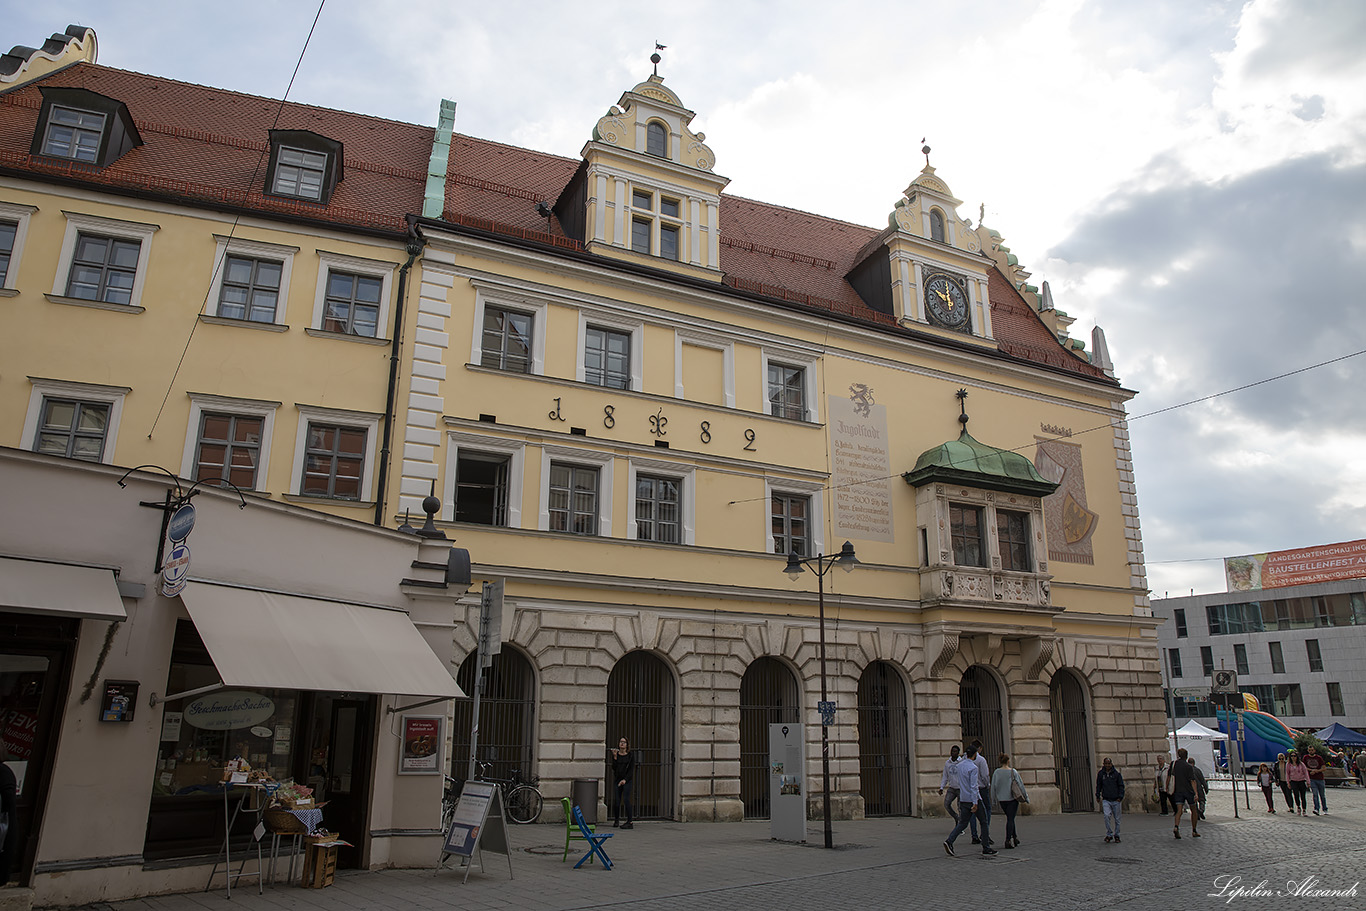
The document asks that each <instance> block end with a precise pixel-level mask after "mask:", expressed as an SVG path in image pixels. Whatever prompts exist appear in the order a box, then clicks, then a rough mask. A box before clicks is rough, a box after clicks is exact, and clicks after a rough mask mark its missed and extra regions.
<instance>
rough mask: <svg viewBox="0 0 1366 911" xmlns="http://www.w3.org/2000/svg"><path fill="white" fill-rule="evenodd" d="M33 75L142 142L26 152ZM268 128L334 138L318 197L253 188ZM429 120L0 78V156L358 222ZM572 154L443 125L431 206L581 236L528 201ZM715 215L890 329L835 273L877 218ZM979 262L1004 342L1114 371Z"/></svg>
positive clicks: (103, 73)
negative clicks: (1089, 359) (128, 124)
mask: <svg viewBox="0 0 1366 911" xmlns="http://www.w3.org/2000/svg"><path fill="white" fill-rule="evenodd" d="M39 85H52V86H72V87H80V88H86V89H90V90H91V91H95V92H99V93H100V94H102V95H106V96H109V97H111V98H116V99H118V100H120V101H122V102H124V103H125V104H127V105H128V109H129V111H130V113H131V114H132V116H133V119H134V121H135V122H136V124H137V127H138V130H139V131H140V132H141V134H142V136H143V140H144V144H143V145H142V146H140V147H138V148H136V149H133V150H132V151H131V152H129V153H128V154H126V155H124V156H123V157H122V158H121V159H119V160H118V161H117V162H114V163H113V164H111V165H110V166H108V167H106V168H94V167H90V166H86V165H78V164H70V163H68V164H62V163H58V162H54V161H52V160H51V159H47V158H41V157H34V156H32V155H30V154H29V147H30V143H31V141H32V138H33V132H34V129H35V128H36V125H37V117H38V109H39V105H40V103H41V96H40V94H39V91H38V86H39ZM277 116H278V120H277ZM272 128H277V129H303V130H311V131H313V132H315V133H319V134H321V135H323V136H327V137H329V138H332V139H336V140H339V141H340V142H341V143H342V145H343V150H344V151H343V156H344V168H345V171H344V176H343V179H342V180H341V182H340V183H339V184H338V185H337V189H336V191H335V193H334V194H333V196H332V199H331V201H330V202H329V203H328V204H327V205H326V206H322V205H314V204H309V203H305V202H297V201H290V200H282V199H276V198H274V197H269V196H266V195H264V194H263V192H262V189H263V187H264V184H265V174H264V169H265V164H266V157H265V155H266V153H267V152H268V134H269V130H271V129H272ZM433 136H434V130H433V129H432V128H431V127H425V126H417V125H414V124H408V123H400V122H397V121H392V120H385V119H382V118H378V117H370V116H367V115H363V114H352V113H347V112H344V111H335V110H330V109H327V108H318V107H313V106H311V105H302V104H285V105H283V106H281V105H280V103H279V102H278V101H275V100H272V99H268V98H259V97H256V96H252V95H243V94H240V93H237V92H230V91H226V90H223V89H216V88H208V87H205V86H199V85H193V84H190V83H184V82H177V81H174V80H170V79H162V78H159V77H155V76H147V75H143V74H141V73H133V72H128V71H125V70H116V69H111V68H109V67H103V66H98V65H95V64H89V63H81V64H77V65H76V66H72V67H69V68H67V69H65V70H61V71H58V72H56V73H54V74H52V75H49V76H47V77H45V78H43V79H41V80H37V81H35V82H34V83H30V84H27V85H23V86H20V87H18V88H15V89H13V90H10V91H8V92H6V93H4V94H0V168H5V169H8V170H10V171H11V172H14V171H24V172H29V173H32V174H35V175H40V176H41V175H46V176H51V177H58V178H65V179H73V180H81V181H88V182H90V183H91V184H95V185H102V186H105V187H109V188H111V189H121V190H133V191H143V192H151V193H158V194H165V195H173V196H177V197H183V198H187V199H191V200H196V201H200V202H203V203H205V204H208V205H215V204H217V205H224V206H229V207H247V208H251V209H255V210H258V211H261V212H262V213H263V214H274V215H279V216H281V217H287V218H308V219H311V220H316V221H323V222H331V223H334V224H337V225H339V226H353V227H362V228H369V229H372V230H373V229H380V230H385V231H395V232H396V231H401V230H402V229H403V223H404V216H405V215H409V214H417V213H420V212H421V211H422V201H423V191H424V189H425V184H426V171H427V164H428V159H429V157H430V155H431V148H432V139H433ZM578 166H579V161H578V160H576V159H570V158H562V157H559V156H556V155H549V154H546V153H543V152H535V151H532V150H529V149H522V148H517V147H515V146H509V145H504V144H501V143H497V142H490V141H488V140H483V139H477V138H474V137H471V136H464V135H460V134H456V135H455V136H453V137H452V142H451V158H450V161H449V165H448V171H447V179H446V205H445V213H444V219H445V220H446V221H448V222H453V223H457V224H463V225H467V226H470V227H475V228H479V229H481V230H484V231H490V232H494V233H502V234H506V235H508V236H510V237H519V238H526V239H530V240H533V241H538V242H544V243H549V244H552V245H554V246H556V247H561V248H567V249H582V245H581V244H579V243H578V242H576V241H574V240H571V239H569V238H566V237H565V236H564V233H563V231H562V229H561V228H560V226H559V224H558V222H557V221H556V220H555V219H551V220H549V222H547V219H545V218H543V217H542V216H541V215H539V214H538V213H537V212H536V203H537V202H540V201H546V202H549V203H552V204H553V203H554V202H555V200H556V199H558V198H559V196H560V193H561V191H562V190H563V189H564V187H565V186H566V184H568V182H569V180H570V178H571V177H572V176H573V174H574V171H575V169H576V168H577V167H578ZM719 218H720V221H721V227H722V237H721V263H720V265H721V269H722V271H723V273H724V275H725V279H724V281H725V284H726V285H728V286H730V287H733V288H736V289H738V290H741V291H744V292H747V293H750V294H758V295H762V296H765V297H769V298H773V299H775V300H783V301H791V302H794V303H797V304H801V305H803V306H808V307H815V308H819V309H826V310H829V311H831V312H835V313H840V314H843V315H845V316H849V317H854V318H856V319H861V320H865V321H867V322H869V323H872V324H877V325H880V326H884V327H887V328H888V329H890V330H891V331H898V330H897V328H896V324H895V321H894V320H892V318H891V317H890V316H887V315H886V314H883V313H880V312H878V311H875V310H872V309H870V308H869V307H868V306H867V305H866V304H864V302H863V301H862V299H861V298H859V296H858V294H857V293H855V291H854V289H853V288H852V287H851V286H850V284H849V283H848V282H847V281H845V278H844V276H845V275H846V274H848V272H849V271H850V270H851V269H852V268H853V267H854V266H855V265H857V263H858V256H859V254H860V252H861V251H862V250H863V248H864V247H865V246H867V245H868V244H869V243H870V242H871V241H873V240H874V239H875V238H876V237H877V235H878V233H879V231H880V229H877V228H869V227H864V226H861V225H853V224H849V223H848V222H842V221H839V220H836V219H832V218H826V217H824V216H820V215H815V214H812V213H809V212H802V211H798V210H796V209H787V208H784V207H782V206H775V205H770V204H768V203H763V202H758V201H755V200H751V199H745V198H743V197H739V196H723V197H722V200H721V208H720V215H719ZM990 273H991V279H990V285H989V287H990V295H991V312H992V326H993V330H994V334H995V336H996V338H997V341H998V344H999V348H1000V351H1001V352H1002V353H1003V354H1004V355H1005V356H1006V357H1008V358H1011V359H1015V360H1020V361H1023V362H1027V363H1032V364H1037V365H1042V366H1045V367H1048V368H1051V369H1054V370H1060V371H1064V372H1067V373H1070V374H1073V375H1076V376H1083V377H1090V378H1095V379H1098V380H1101V381H1103V382H1111V383H1112V382H1114V381H1113V380H1111V379H1109V378H1107V377H1106V376H1105V375H1104V373H1103V372H1102V371H1100V370H1098V369H1096V368H1095V367H1093V366H1091V365H1090V364H1088V363H1086V362H1085V361H1083V360H1081V359H1079V358H1077V357H1075V356H1074V355H1072V354H1071V353H1069V352H1068V351H1066V350H1065V349H1064V348H1063V347H1062V345H1060V344H1059V343H1058V341H1057V339H1056V338H1054V336H1053V334H1052V333H1051V332H1050V331H1049V330H1048V328H1047V327H1046V326H1045V325H1044V324H1043V322H1042V320H1041V319H1040V318H1039V315H1038V314H1037V313H1035V312H1034V310H1033V308H1031V307H1030V306H1029V304H1028V303H1026V302H1025V301H1024V300H1023V298H1021V297H1020V295H1019V293H1018V292H1017V291H1016V290H1015V288H1014V287H1012V286H1011V284H1010V282H1009V281H1008V280H1007V279H1006V278H1005V277H1004V276H1003V275H1001V274H1000V272H999V271H997V270H996V269H995V268H994V267H993V268H992V269H991V270H990ZM900 331H907V332H910V331H911V330H900Z"/></svg>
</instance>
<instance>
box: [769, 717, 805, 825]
mask: <svg viewBox="0 0 1366 911" xmlns="http://www.w3.org/2000/svg"><path fill="white" fill-rule="evenodd" d="M805 769H806V729H805V728H804V727H803V726H802V725H800V724H796V723H795V722H794V723H790V724H770V725H769V726H768V807H769V816H768V823H769V834H770V835H771V836H772V837H773V838H775V839H777V840H778V841H806V771H805Z"/></svg>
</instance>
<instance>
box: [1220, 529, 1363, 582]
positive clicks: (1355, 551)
mask: <svg viewBox="0 0 1366 911" xmlns="http://www.w3.org/2000/svg"><path fill="white" fill-rule="evenodd" d="M1224 576H1225V577H1226V579H1227V580H1228V590H1229V591H1231V592H1246V591H1255V590H1257V589H1261V588H1284V587H1285V586H1287V585H1308V584H1310V583H1312V582H1333V581H1335V580H1338V579H1359V578H1361V577H1363V576H1366V539H1364V540H1360V541H1347V542H1344V543H1342V544H1324V545H1322V546H1319V547H1302V548H1299V549H1298V550H1277V551H1272V552H1271V553H1267V554H1246V555H1244V556H1241V557H1225V558H1224Z"/></svg>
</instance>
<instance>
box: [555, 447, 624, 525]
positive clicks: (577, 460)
mask: <svg viewBox="0 0 1366 911" xmlns="http://www.w3.org/2000/svg"><path fill="white" fill-rule="evenodd" d="M541 449H542V452H541V514H540V517H539V523H538V527H539V528H540V529H541V530H542V531H565V532H568V533H570V534H589V535H597V536H599V537H604V538H608V537H611V536H612V476H613V471H612V465H613V458H612V454H611V453H609V452H594V451H593V450H591V449H575V448H572V447H568V446H543V447H542V448H541ZM587 529H591V530H587Z"/></svg>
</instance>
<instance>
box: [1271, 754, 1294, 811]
mask: <svg viewBox="0 0 1366 911" xmlns="http://www.w3.org/2000/svg"><path fill="white" fill-rule="evenodd" d="M1271 774H1273V775H1275V776H1276V784H1278V785H1280V786H1281V793H1282V794H1284V795H1285V808H1286V809H1287V810H1289V811H1290V812H1291V813H1294V812H1295V799H1294V798H1293V797H1291V796H1290V779H1288V778H1286V777H1285V754H1284V753H1277V754H1276V761H1275V762H1274V763H1272V765H1271Z"/></svg>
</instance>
